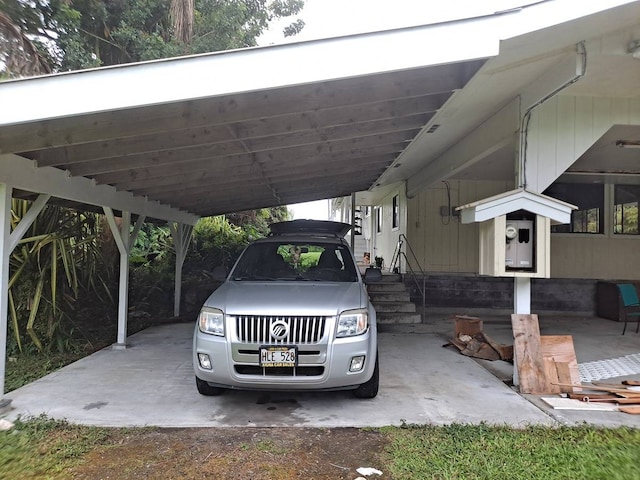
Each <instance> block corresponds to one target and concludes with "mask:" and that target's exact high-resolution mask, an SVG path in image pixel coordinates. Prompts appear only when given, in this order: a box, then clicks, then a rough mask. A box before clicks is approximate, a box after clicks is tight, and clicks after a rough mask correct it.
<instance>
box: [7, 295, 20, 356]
mask: <svg viewBox="0 0 640 480" xmlns="http://www.w3.org/2000/svg"><path fill="white" fill-rule="evenodd" d="M9 314H10V315H11V324H12V325H13V336H14V338H15V340H16V344H17V345H18V350H19V351H20V352H22V339H21V338H20V327H19V326H18V314H17V312H16V305H15V303H14V302H13V295H12V293H11V290H9Z"/></svg>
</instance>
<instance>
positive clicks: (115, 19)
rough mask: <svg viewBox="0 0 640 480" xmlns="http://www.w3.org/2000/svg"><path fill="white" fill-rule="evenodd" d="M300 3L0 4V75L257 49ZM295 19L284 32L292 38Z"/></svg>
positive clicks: (143, 0)
mask: <svg viewBox="0 0 640 480" xmlns="http://www.w3.org/2000/svg"><path fill="white" fill-rule="evenodd" d="M303 6H304V0H29V1H27V0H0V75H4V76H9V77H18V76H26V75H29V74H39V73H48V72H49V71H66V70H80V69H85V68H91V67H99V66H108V65H118V64H122V63H130V62H139V61H145V60H155V59H159V58H168V57H175V56H180V55H187V54H196V53H206V52H214V51H221V50H229V49H235V48H242V47H249V46H255V45H256V39H257V37H258V36H259V35H260V34H261V33H262V32H264V31H265V30H266V29H267V28H268V26H269V23H270V22H271V21H272V20H274V19H277V18H286V17H290V16H293V15H296V14H297V13H299V12H300V11H301V10H302V8H303ZM303 27H304V22H303V21H302V20H300V19H298V20H297V21H295V22H292V23H291V24H289V25H288V26H287V27H285V29H284V34H285V36H290V35H295V34H296V33H298V32H299V31H300V30H301V29H302V28H303Z"/></svg>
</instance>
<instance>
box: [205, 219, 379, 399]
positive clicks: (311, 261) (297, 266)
mask: <svg viewBox="0 0 640 480" xmlns="http://www.w3.org/2000/svg"><path fill="white" fill-rule="evenodd" d="M350 228H351V226H350V225H348V224H345V223H339V222H327V221H317V220H294V221H290V222H280V223H275V224H273V225H271V235H270V236H269V237H267V238H263V239H260V240H257V241H256V242H254V243H252V244H251V245H249V246H248V247H247V248H246V249H245V250H244V252H243V253H242V255H241V256H240V258H239V259H238V261H237V262H236V264H235V266H234V267H233V269H232V270H231V272H230V274H229V275H228V276H227V277H226V279H225V280H224V282H223V283H222V285H221V286H220V287H219V288H218V289H217V290H215V291H214V292H213V293H212V294H211V296H210V297H209V298H208V299H207V301H206V302H205V304H204V306H203V307H202V310H201V311H200V315H199V316H198V321H197V323H196V327H195V332H194V335H193V366H194V370H195V375H196V386H197V388H198V391H199V392H200V393H201V394H203V395H219V394H221V393H222V392H223V391H224V389H227V388H234V389H248V390H249V389H251V390H253V389H257V390H349V389H352V390H353V391H354V394H355V396H356V397H359V398H373V397H375V396H376V395H377V393H378V377H379V374H378V358H377V330H376V312H375V310H374V308H373V306H372V305H371V303H370V302H369V296H368V295H367V291H366V288H365V284H364V282H363V279H362V277H361V275H360V273H359V271H358V268H357V267H356V264H355V262H354V259H353V255H352V253H351V249H350V248H349V245H348V243H347V242H346V241H345V240H344V238H343V237H344V235H345V234H346V233H347V232H348V231H349V229H350ZM378 276H379V271H378V270H374V269H369V270H367V271H366V273H365V279H367V281H368V280H369V279H371V280H374V279H377V278H378ZM223 278H224V275H223Z"/></svg>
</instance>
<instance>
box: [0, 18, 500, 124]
mask: <svg viewBox="0 0 640 480" xmlns="http://www.w3.org/2000/svg"><path fill="white" fill-rule="evenodd" d="M510 16H511V15H507V17H510ZM503 17H504V16H500V15H498V16H489V17H482V18H480V19H476V20H466V21H460V22H454V23H444V24H436V25H430V26H422V27H411V28H406V29H400V30H390V31H386V32H376V33H370V34H362V35H354V36H349V37H340V38H335V39H328V40H317V41H312V42H305V43H297V44H287V45H278V46H272V47H260V48H249V49H243V50H235V51H228V52H219V53H215V54H205V55H197V56H190V57H182V58H174V59H165V60H159V61H153V62H145V63H138V64H128V65H120V66H117V67H109V68H99V69H93V70H83V71H78V72H69V73H64V74H57V75H49V76H43V77H34V78H28V79H22V80H15V81H7V82H2V83H0V105H2V108H1V109H0V126H1V125H9V124H16V123H21V122H32V121H37V120H43V119H49V118H58V117H65V116H72V115H81V114H87V113H94V112H101V111H109V110H116V109H121V108H131V107H141V106H146V105H155V104H162V103H169V102H181V101H186V100H195V99H198V98H206V97H215V96H221V95H232V94H239V93H245V92H250V91H258V90H267V89H272V88H278V87H286V86H293V85H301V84H307V83H315V82H322V81H328V80H334V79H340V78H350V77H358V76H364V75H371V74H376V73H384V72H391V71H398V70H405V69H413V68H419V67H428V66H433V65H442V64H449V63H456V62H463V61H470V60H476V59H482V58H488V57H492V56H495V55H497V54H498V51H499V46H500V43H499V40H500V35H499V30H500V29H501V28H502V26H503V25H504V22H502V20H501V19H502V18H503ZM26 105H28V108H25V106H26Z"/></svg>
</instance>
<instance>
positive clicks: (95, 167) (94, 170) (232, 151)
mask: <svg viewBox="0 0 640 480" xmlns="http://www.w3.org/2000/svg"><path fill="white" fill-rule="evenodd" d="M416 133H417V131H410V132H408V133H407V132H390V133H383V134H378V135H369V136H365V137H360V138H355V139H354V138H349V139H343V140H334V139H328V140H326V141H323V142H321V143H318V144H315V145H314V144H311V145H302V146H300V145H296V146H289V147H284V148H281V149H278V150H277V151H274V152H259V153H257V155H259V158H261V159H262V158H264V159H265V161H267V160H275V159H280V160H287V159H295V158H306V157H315V156H320V157H321V156H323V155H333V154H337V153H339V152H345V151H349V150H355V149H364V148H369V147H375V146H382V145H391V144H400V143H408V141H409V139H408V137H411V138H413V136H415V134H416ZM224 158H228V159H229V160H230V161H234V160H238V161H242V160H243V159H249V162H251V161H252V159H253V157H252V154H250V153H247V152H246V151H245V150H244V149H242V148H236V146H235V145H234V148H231V147H229V146H225V147H224V148H223V147H222V146H216V147H194V148H188V149H182V150H178V151H170V152H159V153H156V154H153V155H147V154H140V155H133V156H126V157H120V158H116V159H112V160H102V161H95V162H94V161H86V162H81V163H76V164H74V165H69V166H68V165H61V166H60V168H62V169H67V170H69V171H70V172H71V173H72V174H73V175H78V176H89V177H96V178H97V177H98V175H101V174H109V173H113V172H118V171H128V172H133V171H135V170H138V169H140V171H144V170H145V169H147V168H151V167H153V168H158V167H160V166H163V165H164V166H167V167H169V169H170V170H169V171H172V172H175V169H176V168H180V167H177V166H178V165H181V164H183V165H181V166H182V168H183V169H188V168H189V166H190V165H189V164H190V163H192V162H197V163H203V162H211V163H214V162H216V161H219V160H220V159H224ZM131 176H134V174H132V175H131ZM104 183H109V182H104Z"/></svg>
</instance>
